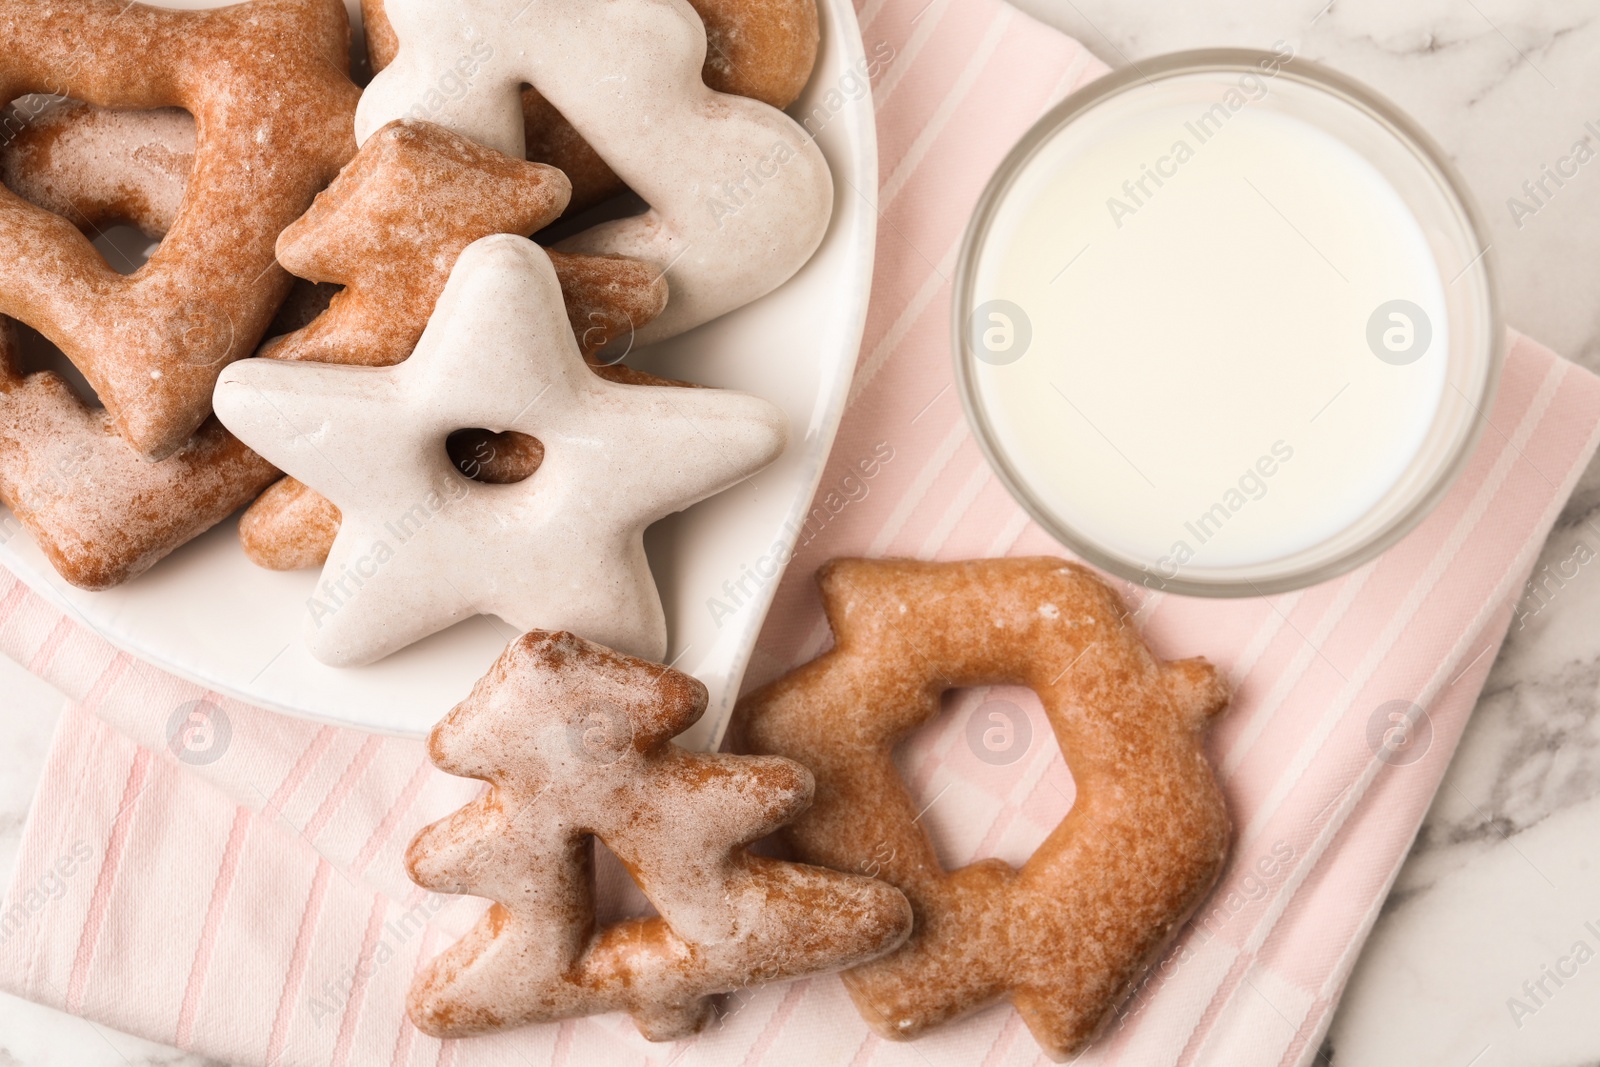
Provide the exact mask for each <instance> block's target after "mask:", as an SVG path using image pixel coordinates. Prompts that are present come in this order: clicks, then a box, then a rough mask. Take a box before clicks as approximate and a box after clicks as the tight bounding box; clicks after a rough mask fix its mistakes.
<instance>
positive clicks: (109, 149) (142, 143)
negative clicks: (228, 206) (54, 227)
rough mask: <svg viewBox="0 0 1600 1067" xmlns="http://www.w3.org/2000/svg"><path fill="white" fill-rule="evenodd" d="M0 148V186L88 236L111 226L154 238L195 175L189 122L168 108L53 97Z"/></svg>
mask: <svg viewBox="0 0 1600 1067" xmlns="http://www.w3.org/2000/svg"><path fill="white" fill-rule="evenodd" d="M17 121H18V123H19V126H20V128H19V129H18V130H17V132H16V134H15V135H14V136H12V137H10V138H7V139H5V140H4V142H3V143H0V181H4V182H5V185H6V188H8V189H10V190H11V191H12V192H14V193H16V194H17V195H18V196H20V197H22V199H24V200H26V201H27V202H28V203H30V204H33V205H35V206H37V207H42V208H44V209H45V210H46V211H50V212H54V213H55V214H57V215H60V216H62V217H64V218H66V219H67V220H68V221H69V222H71V223H72V224H73V225H74V226H76V227H78V229H79V230H81V231H83V232H85V233H86V234H90V235H93V234H95V233H97V232H98V231H99V230H100V229H101V228H102V227H105V226H109V225H112V224H114V223H117V222H128V223H131V224H133V225H134V226H137V227H138V228H139V229H140V230H142V231H143V232H144V235H145V236H146V237H150V238H154V239H159V238H161V237H164V236H165V235H166V233H167V231H168V230H170V229H171V228H172V224H173V222H174V220H176V219H177V217H178V209H179V207H180V206H182V204H183V193H184V190H185V189H186V188H187V187H188V184H189V175H190V173H192V172H193V170H194V147H195V130H194V119H192V118H190V117H189V116H188V115H187V114H186V113H184V112H183V111H182V110H181V109H179V108H175V107H164V108H157V109H155V110H153V111H110V110H107V109H106V108H98V107H90V106H89V105H88V104H85V103H83V102H82V101H81V100H59V101H55V102H52V103H50V104H48V105H46V106H44V107H43V108H42V109H41V110H39V111H37V112H35V113H34V114H33V115H32V116H31V117H29V118H27V119H26V121H24V120H23V118H22V117H21V116H18V118H17Z"/></svg>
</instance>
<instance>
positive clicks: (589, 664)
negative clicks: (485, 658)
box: [406, 632, 911, 1041]
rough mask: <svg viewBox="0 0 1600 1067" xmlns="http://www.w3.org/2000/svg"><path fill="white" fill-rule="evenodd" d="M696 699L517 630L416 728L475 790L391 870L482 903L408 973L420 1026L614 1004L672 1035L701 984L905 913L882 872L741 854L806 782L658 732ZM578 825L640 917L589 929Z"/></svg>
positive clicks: (898, 923) (701, 1018)
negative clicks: (641, 902) (634, 897)
mask: <svg viewBox="0 0 1600 1067" xmlns="http://www.w3.org/2000/svg"><path fill="white" fill-rule="evenodd" d="M705 707H706V689H705V686H703V685H701V684H700V683H699V682H698V681H696V680H695V679H693V678H690V677H689V676H687V675H684V674H680V673H678V672H677V671H674V670H672V669H670V668H667V667H661V666H658V665H656V664H654V663H647V662H645V661H643V660H639V659H634V658H633V657H630V656H623V655H619V654H618V653H616V652H613V651H611V650H610V649H606V648H601V647H600V646H598V645H594V644H591V643H590V642H588V641H583V640H580V639H578V638H576V637H573V636H571V635H570V634H564V633H537V632H536V633H530V634H527V635H525V636H523V637H521V638H518V639H517V640H516V641H513V642H512V643H511V645H510V646H509V647H508V648H507V649H506V651H505V653H504V654H503V655H502V656H501V657H500V659H499V661H498V662H497V663H496V664H495V665H494V667H493V668H491V669H490V671H489V673H488V674H487V675H485V676H484V678H483V679H482V680H481V681H479V682H478V684H477V686H475V687H474V688H473V691H472V695H471V696H469V697H468V698H467V699H466V700H465V701H463V702H462V703H461V704H459V705H457V706H456V708H455V709H454V710H453V711H451V712H450V714H449V715H447V716H446V717H445V719H444V720H443V721H442V722H441V723H439V725H438V726H436V727H435V728H434V730H433V734H432V736H431V737H430V738H429V740H428V754H429V755H430V756H431V757H432V759H433V761H434V763H435V764H437V765H438V766H439V768H440V769H442V770H444V771H446V772H448V773H450V774H455V775H461V776H464V777H470V778H480V779H483V780H484V781H487V782H489V783H490V788H489V791H488V792H487V793H486V794H484V796H483V797H482V798H481V799H479V800H476V801H474V802H473V803H471V804H469V805H467V806H466V807H465V808H462V809H461V810H460V811H457V812H456V813H455V814H454V815H451V816H450V817H449V818H446V819H444V820H443V821H441V822H437V823H434V824H433V825H432V826H429V827H427V828H426V829H424V830H423V831H422V832H421V833H420V834H418V835H417V837H416V839H415V840H413V841H412V843H411V847H410V849H409V850H408V851H407V854H406V867H407V870H408V871H409V872H410V874H411V877H412V879H413V880H414V881H416V883H417V884H418V885H420V886H422V887H423V888H424V889H430V890H434V891H436V892H441V893H475V894H477V895H480V896H486V897H489V898H490V899H491V900H493V901H494V902H495V903H494V904H493V905H491V906H490V908H489V911H488V912H487V914H485V915H484V917H483V919H482V920H480V921H479V923H478V925H477V926H476V927H475V928H473V930H472V931H471V932H469V933H468V934H467V936H466V937H464V938H463V939H462V940H461V941H460V942H458V943H457V944H456V945H454V946H453V947H451V948H449V949H446V950H445V952H444V953H442V954H441V955H439V956H438V957H436V958H435V959H434V960H433V961H432V962H431V963H429V964H428V965H427V966H426V967H425V968H424V969H423V970H422V972H421V973H420V974H419V975H418V977H417V979H416V980H415V982H414V983H413V984H412V987H411V994H410V997H409V998H408V1004H407V1006H408V1009H409V1014H410V1016H411V1019H412V1021H413V1022H414V1023H415V1024H416V1025H417V1027H418V1028H419V1029H421V1030H422V1031H424V1032H425V1033H428V1034H431V1035H433V1036H435V1037H438V1038H441V1039H449V1038H456V1037H468V1036H471V1035H474V1034H483V1033H490V1032H495V1031H502V1030H508V1029H512V1028H515V1027H519V1026H525V1025H528V1024H530V1023H540V1022H553V1021H555V1020H558V1019H569V1018H573V1017H575V1016H581V1015H594V1014H598V1013H600V1012H610V1011H626V1012H628V1013H630V1014H631V1015H632V1016H633V1018H634V1022H635V1023H636V1024H637V1026H638V1027H639V1030H640V1031H641V1032H642V1033H643V1034H644V1035H645V1037H647V1038H650V1039H651V1040H654V1041H669V1040H673V1039H675V1038H679V1037H685V1036H688V1035H689V1034H692V1033H694V1032H695V1031H697V1030H699V1029H700V1028H702V1027H703V1026H704V1025H705V1023H706V1021H707V1020H708V1018H709V1017H710V1014H711V1003H710V997H711V996H712V995H713V994H716V993H724V992H729V991H732V990H735V989H743V988H748V987H753V986H756V985H760V984H763V983H766V982H772V981H780V980H784V979H791V978H798V977H801V976H803V975H808V974H818V973H821V972H826V971H831V970H836V969H838V968H840V967H849V966H852V965H856V964H860V963H863V962H865V961H867V960H870V959H872V958H873V957H875V956H878V955H881V954H882V953H884V952H886V951H889V950H890V949H893V948H894V947H895V946H896V945H898V944H899V943H900V942H902V941H904V940H905V937H906V934H907V932H908V931H909V930H910V927H911V913H910V909H909V908H908V907H907V906H906V901H905V898H904V897H903V896H902V895H901V894H900V893H899V892H897V891H896V890H894V889H892V888H890V887H889V886H887V885H885V884H883V883H882V882H878V881H875V880H873V879H871V878H864V877H862V876H860V875H852V874H840V873H838V872H835V871H830V870H824V869H823V868H820V867H810V866H806V865H804V864H798V863H787V862H782V861H779V860H774V859H768V858H765V857H761V856H756V855H752V854H751V853H750V852H748V851H746V849H745V846H746V845H747V844H749V843H750V842H752V841H754V840H756V839H757V838H760V837H763V836H765V835H766V834H768V833H771V832H772V831H773V830H774V829H776V828H777V827H778V826H780V825H782V824H783V823H784V822H786V821H788V820H789V819H791V818H793V817H794V816H795V814H796V813H797V812H799V811H801V810H802V809H804V808H805V806H806V805H807V804H808V803H809V802H810V800H811V793H812V781H811V776H810V774H808V773H807V771H806V769H805V768H804V767H802V766H801V765H799V764H798V763H793V762H791V761H789V760H786V759H778V758H774V757H771V756H731V755H726V754H722V753H698V752H689V751H687V750H685V749H682V748H679V747H678V746H677V745H675V744H673V743H672V742H671V740H670V739H671V738H672V737H673V736H675V735H676V734H679V733H681V732H682V731H684V730H686V729H688V728H689V727H690V726H691V725H693V724H694V722H695V721H696V720H698V719H699V718H700V716H701V715H702V714H703V713H704V712H705ZM595 838H599V839H600V840H601V841H604V842H605V844H606V845H607V846H609V847H610V849H611V850H612V851H613V852H614V853H615V854H616V855H617V857H618V858H619V859H621V861H622V863H623V865H624V866H625V867H626V868H627V869H628V871H629V872H630V873H631V874H632V875H633V876H634V878H635V880H636V881H637V882H638V883H639V887H640V888H641V889H642V890H643V891H644V893H645V895H646V896H647V897H648V898H649V900H650V903H651V904H653V905H654V906H655V908H656V911H657V913H658V914H657V915H655V916H652V917H651V918H647V919H633V920H627V921H623V922H617V923H613V924H611V925H608V926H599V925H598V924H597V922H596V917H595V909H594V857H593V841H594V839H595Z"/></svg>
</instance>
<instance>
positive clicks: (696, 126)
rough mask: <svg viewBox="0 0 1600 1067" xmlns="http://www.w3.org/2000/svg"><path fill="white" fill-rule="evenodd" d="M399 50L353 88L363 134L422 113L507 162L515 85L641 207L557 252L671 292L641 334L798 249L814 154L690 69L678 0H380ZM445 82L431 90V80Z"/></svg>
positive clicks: (699, 47)
mask: <svg viewBox="0 0 1600 1067" xmlns="http://www.w3.org/2000/svg"><path fill="white" fill-rule="evenodd" d="M386 7H387V12H388V16H389V20H390V22H391V23H392V25H393V27H394V31H395V34H396V35H397V37H398V39H399V51H398V53H397V54H396V56H395V59H394V62H393V63H391V64H390V65H389V66H388V67H386V68H385V69H384V71H383V72H382V73H381V74H379V75H378V76H377V77H376V78H375V79H373V82H372V84H371V85H370V86H368V88H367V91H366V93H365V94H363V96H362V98H361V106H360V107H359V109H358V110H357V112H356V136H357V138H358V139H360V140H361V141H363V142H365V141H366V140H367V139H368V138H370V137H372V136H373V135H375V134H376V133H377V132H378V130H379V129H381V128H382V127H383V126H385V125H386V124H388V123H389V122H392V121H394V120H395V119H399V118H404V117H408V116H409V117H414V118H425V119H427V120H429V121H432V122H437V123H439V124H441V125H444V126H447V127H449V128H450V129H452V130H454V131H455V132H457V133H459V134H461V135H463V136H465V137H469V138H471V139H472V140H474V141H477V142H479V143H480V144H484V145H488V146H489V147H492V148H495V149H498V150H499V151H500V152H502V153H504V154H506V155H509V156H513V157H515V158H519V159H520V158H522V157H523V156H524V154H525V151H526V143H525V140H524V127H523V119H524V116H523V112H522V87H523V86H524V85H531V86H532V87H533V88H534V89H536V90H538V92H539V93H540V94H541V95H542V96H543V97H544V99H546V100H548V101H549V102H550V104H551V105H552V106H553V107H554V108H555V109H556V110H557V111H558V112H560V114H562V115H563V116H565V117H566V118H567V119H568V120H569V121H570V122H571V123H572V125H573V127H574V128H576V129H577V130H578V132H579V133H581V134H582V135H583V137H584V138H585V139H587V141H588V143H589V144H590V145H592V146H593V147H594V149H595V151H597V152H598V153H599V154H600V157H601V158H602V159H604V160H605V162H606V163H607V164H609V165H610V166H611V168H612V169H613V170H614V171H616V173H617V176H618V177H620V178H621V179H622V180H623V181H624V182H626V183H627V185H628V187H629V188H631V189H633V190H634V191H635V192H636V193H638V194H639V195H640V196H641V197H643V199H644V200H645V202H646V203H647V204H649V206H650V210H649V211H647V212H645V213H644V214H643V215H637V216H634V217H631V218H626V219H619V220H616V221H613V222H607V223H603V224H601V225H599V226H595V227H593V228H591V229H589V230H586V231H584V232H583V233H581V234H578V235H576V236H575V237H573V238H571V239H570V240H568V241H565V242H563V243H562V244H561V248H562V249H563V250H564V251H571V252H585V253H590V254H616V255H625V256H631V257H634V258H637V259H642V260H645V261H646V262H649V263H651V264H652V265H654V266H655V267H656V269H657V270H658V271H660V272H662V273H666V274H667V275H668V280H669V283H670V285H671V287H672V300H671V302H670V303H669V304H668V305H667V309H666V311H665V312H663V313H662V315H661V316H660V317H659V318H657V319H656V320H655V321H654V322H652V323H650V325H648V326H646V327H644V328H643V329H641V330H640V331H639V343H640V344H649V343H651V342H653V341H657V340H660V339H662V338H665V337H670V336H673V335H675V334H678V333H681V332H683V331H684V330H688V329H691V328H692V327H695V326H698V325H700V324H701V323H704V322H708V321H710V320H711V319H714V318H716V317H717V316H719V315H722V314H725V313H726V312H729V311H732V310H733V309H735V308H737V307H741V306H743V305H744V304H747V303H749V302H750V301H752V300H755V299H756V298H758V297H760V296H763V295H765V294H766V293H768V292H770V291H771V290H773V289H775V288H777V287H778V286H779V285H780V284H782V283H783V282H784V281H785V280H787V279H788V278H789V277H790V276H791V275H793V274H794V273H795V271H797V270H799V269H800V267H801V266H802V265H804V263H805V262H806V260H808V259H809V258H810V257H811V254H812V252H814V251H815V250H816V248H817V245H818V244H819V243H820V242H821V240H822V236H823V233H824V232H825V230H826V229H827V225H828V218H829V216H830V214H831V213H832V209H833V180H832V177H831V176H830V175H829V172H828V167H827V162H826V161H825V160H824V159H823V157H822V153H821V151H820V150H819V149H818V148H817V146H816V145H815V144H814V143H812V141H811V140H810V138H808V137H807V136H806V134H805V131H804V130H802V129H801V128H800V127H799V126H798V125H796V124H795V122H794V121H793V120H791V119H790V118H788V117H787V116H786V115H784V114H783V113H782V112H780V111H778V110H776V109H775V108H772V107H769V106H767V105H766V104H763V103H760V102H759V101H755V100H750V99H747V98H744V97H736V96H726V95H724V94H721V93H717V92H713V91H712V90H711V89H709V88H707V87H706V84H705V82H703V81H702V80H701V77H700V71H701V68H702V67H703V65H704V63H705V56H706V36H705V31H704V29H703V27H702V25H701V22H700V19H699V16H697V15H696V14H695V12H694V9H693V8H691V7H690V6H689V5H688V3H687V2H686V0H610V2H608V3H605V4H600V5H594V4H572V3H568V2H565V0H532V2H531V3H530V2H527V0H461V2H458V3H455V4H452V5H449V6H441V5H439V4H437V3H435V2H433V0H388V2H387V5H386ZM463 63H465V64H470V65H471V66H472V68H473V73H472V76H471V78H470V80H469V81H468V82H467V83H466V84H465V86H464V88H463V89H462V91H461V92H459V93H457V94H455V95H454V96H446V95H441V93H440V92H439V91H438V87H439V86H440V84H441V83H443V82H444V81H445V80H446V79H455V80H454V81H452V82H450V84H457V83H459V82H460V81H461V76H460V70H459V69H458V68H459V65H460V64H463Z"/></svg>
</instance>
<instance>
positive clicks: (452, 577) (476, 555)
mask: <svg viewBox="0 0 1600 1067" xmlns="http://www.w3.org/2000/svg"><path fill="white" fill-rule="evenodd" d="M215 402H216V410H217V416H218V418H220V419H221V420H222V422H223V423H224V425H226V426H227V427H228V428H229V429H231V430H232V431H233V432H234V433H235V434H237V435H238V436H239V437H240V438H241V439H242V440H244V441H245V442H246V443H248V444H249V445H250V446H251V447H253V448H255V449H256V450H257V451H259V452H260V453H261V454H262V455H264V456H266V457H267V458H268V459H270V460H272V461H273V462H274V463H276V464H277V465H278V466H279V467H281V468H282V469H283V470H284V471H285V472H286V473H288V474H291V475H293V476H294V477H296V478H298V479H299V480H300V481H302V482H304V483H305V484H306V485H309V486H311V487H312V488H313V489H315V490H317V491H318V492H320V493H322V494H323V495H324V496H326V497H327V498H328V499H329V500H331V501H333V503H334V504H335V505H336V506H337V507H338V508H339V511H340V514H341V516H342V520H343V521H342V525H341V527H340V530H339V536H338V538H337V539H336V540H335V541H334V544H333V549H332V551H331V552H330V553H329V555H328V562H327V563H326V565H325V566H324V568H323V571H322V579H321V581H320V582H319V583H318V586H317V592H316V595H315V596H313V597H312V599H311V600H310V602H309V604H308V607H309V612H310V614H309V617H308V618H307V620H306V637H307V641H308V644H309V646H310V649H311V652H312V654H313V655H314V656H316V657H317V658H318V659H319V660H321V661H323V662H324V663H328V664H332V665H335V666H356V665H360V664H364V663H371V662H373V661H375V660H378V659H381V658H383V657H384V656H387V655H389V654H390V653H392V652H395V651H398V650H399V649H401V648H404V647H405V646H406V645H409V644H411V643H412V642H414V641H418V640H421V639H422V638H424V637H427V636H428V635H429V634H432V633H436V632H438V631H440V630H443V629H445V628H446V627H448V626H450V625H452V624H453V623H456V622H459V621H460V620H462V619H465V618H468V617H470V616H472V615H474V614H480V613H481V614H494V615H498V616H500V617H501V618H502V619H504V620H506V622H508V623H510V624H511V625H512V626H515V627H516V628H517V629H519V630H529V629H536V628H541V627H550V628H559V629H566V630H571V631H573V632H575V633H578V634H581V635H583V636H585V637H587V638H589V639H590V640H593V641H597V642H600V643H603V644H606V645H609V646H611V647H613V648H616V649H618V650H619V651H623V652H626V653H628V654H630V655H640V656H645V657H648V658H651V659H660V658H661V657H662V656H663V655H664V654H665V652H666V620H665V616H664V613H663V611H662V608H661V600H660V597H659V595H658V594H657V592H656V588H655V583H654V581H653V579H652V578H651V575H650V566H649V563H648V561H647V560H646V559H645V554H644V529H645V527H646V526H648V525H649V524H650V523H652V522H654V521H656V520H657V519H660V518H662V517H664V516H666V515H669V514H671V513H672V512H674V511H680V510H682V509H683V508H686V507H688V506H689V505H691V504H693V503H695V502H697V501H699V500H702V499H704V498H705V497H708V496H711V495H712V494H713V493H717V492H720V491H721V490H723V489H726V488H728V487H729V486H732V485H734V484H736V483H737V482H739V481H741V480H743V479H744V478H745V477H747V476H749V475H750V474H752V473H754V472H755V471H757V470H760V469H761V468H762V467H764V466H766V465H767V464H768V463H771V462H772V461H773V460H774V459H776V458H777V456H778V454H779V453H780V452H782V451H783V447H784V444H785V442H786V439H787V429H786V422H785V419H784V415H783V413H782V412H781V411H780V410H779V409H778V408H776V407H775V406H773V405H772V404H769V403H768V402H766V401H765V400H762V399H760V398H758V397H754V396H749V395H746V394H743V393H734V392H728V391H724V390H717V389H678V388H671V387H665V386H642V385H618V384H616V383H614V382H610V381H607V380H605V379H604V378H601V377H600V376H599V375H597V374H595V373H594V372H593V371H592V370H590V369H589V367H588V365H587V364H586V363H585V362H584V359H583V356H582V354H581V353H580V352H579V350H578V343H577V341H576V340H575V339H574V337H573V335H572V327H571V326H570V325H569V324H568V321H567V313H566V307H565V304H564V303H563V302H562V297H561V285H560V283H559V282H558V281H557V279H556V274H555V270H554V268H553V267H552V266H551V265H550V257H549V256H548V255H546V254H545V252H544V251H543V250H542V249H541V248H539V246H538V245H536V244H534V243H533V242H532V241H529V240H527V239H526V238H523V237H515V236H511V235H506V234H500V235H496V236H493V237H485V238H483V239H482V240H479V241H476V242H474V243H473V244H471V245H469V246H468V247H467V250H466V251H465V252H463V253H462V254H461V257H460V259H458V260H457V261H456V265H455V269H454V270H453V271H452V272H451V275H450V280H449V282H448V283H447V284H446V286H445V290H444V293H443V295H442V296H441V297H440V298H439V304H438V307H437V308H436V309H435V311H434V315H433V318H432V319H431V320H430V321H429V324H428V328H427V330H426V331H425V332H424V333H423V335H422V340H421V341H420V342H419V343H418V345H417V348H416V351H415V352H414V353H413V354H412V356H411V358H410V359H408V360H406V361H405V362H404V363H401V364H399V365H398V366H394V367H345V366H337V365H328V364H316V363H285V362H280V361H278V360H267V359H252V360H245V361H243V362H240V363H238V364H235V365H233V366H230V367H229V368H228V369H227V371H226V372H224V374H223V375H222V378H221V380H220V381H219V382H218V385H217V391H216V396H215ZM473 427H478V428H483V429H488V430H492V431H494V432H496V433H503V432H506V431H510V430H515V431H518V432H521V433H525V434H528V435H529V436H532V437H536V438H537V439H538V440H539V441H540V442H542V443H543V445H544V450H545V451H544V462H543V463H542V464H541V465H540V466H539V469H538V471H537V472H536V473H535V474H534V475H533V477H531V478H529V479H527V480H526V481H522V482H518V483H516V484H513V485H484V484H482V483H479V482H474V481H472V480H470V479H468V478H467V477H466V476H465V475H463V474H462V473H461V472H460V471H458V470H456V468H455V466H454V465H453V464H452V463H451V460H450V456H449V453H448V451H447V450H446V448H445V441H446V438H447V437H448V436H449V435H450V434H451V433H452V432H454V431H456V430H460V429H467V428H473Z"/></svg>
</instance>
